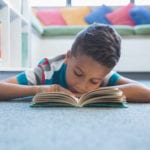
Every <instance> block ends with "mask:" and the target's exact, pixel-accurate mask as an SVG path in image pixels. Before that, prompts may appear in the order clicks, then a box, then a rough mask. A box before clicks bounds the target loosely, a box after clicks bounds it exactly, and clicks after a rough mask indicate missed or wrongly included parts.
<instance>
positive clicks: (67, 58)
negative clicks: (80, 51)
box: [64, 50, 71, 64]
mask: <svg viewBox="0 0 150 150" xmlns="http://www.w3.org/2000/svg"><path fill="white" fill-rule="evenodd" d="M70 58H71V51H70V50H68V51H67V53H66V57H65V61H64V63H65V64H67V63H68V61H69V60H70Z"/></svg>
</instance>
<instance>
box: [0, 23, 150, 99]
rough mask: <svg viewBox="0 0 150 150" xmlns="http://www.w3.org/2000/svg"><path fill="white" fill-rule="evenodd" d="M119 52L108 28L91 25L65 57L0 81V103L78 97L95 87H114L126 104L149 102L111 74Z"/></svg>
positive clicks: (149, 91)
mask: <svg viewBox="0 0 150 150" xmlns="http://www.w3.org/2000/svg"><path fill="white" fill-rule="evenodd" d="M58 44H59V43H58ZM120 49H121V38H120V36H119V35H118V34H117V32H116V31H115V30H114V29H113V28H112V27H111V26H109V25H102V24H96V23H95V24H92V25H90V26H88V27H87V28H85V29H84V30H82V31H81V32H79V33H78V34H77V36H76V39H75V40H74V42H73V44H72V47H71V49H70V50H68V52H67V53H66V54H63V55H59V56H57V57H55V58H53V59H48V58H44V59H42V60H41V61H40V62H39V64H38V66H37V67H35V68H34V69H33V70H32V71H31V70H30V71H25V72H22V73H20V74H18V75H17V76H15V77H12V78H9V79H6V80H5V81H2V82H1V84H0V89H1V90H0V99H1V100H4V99H5V100H8V99H12V98H18V97H25V96H33V95H35V94H36V93H38V92H43V91H48V92H53V91H57V92H58V91H61V92H65V93H69V94H72V95H75V96H77V97H80V96H81V95H82V94H84V93H86V92H88V91H91V90H94V89H97V88H99V87H104V86H116V87H118V88H119V89H121V90H122V91H123V92H124V94H125V96H126V98H127V101H128V102H150V88H148V87H146V86H144V85H142V84H140V83H137V82H136V81H133V80H130V79H127V78H125V77H123V76H121V75H120V74H118V73H117V72H115V71H113V68H114V67H115V66H116V64H117V63H118V61H119V58H120Z"/></svg>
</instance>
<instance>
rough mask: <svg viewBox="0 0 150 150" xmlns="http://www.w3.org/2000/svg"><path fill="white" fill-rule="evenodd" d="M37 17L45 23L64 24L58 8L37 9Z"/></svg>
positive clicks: (46, 24)
mask: <svg viewBox="0 0 150 150" xmlns="http://www.w3.org/2000/svg"><path fill="white" fill-rule="evenodd" d="M36 16H37V18H38V19H39V20H40V22H41V23H42V24H43V25H45V26H48V25H66V23H65V20H64V19H63V17H62V16H61V12H60V10H59V9H47V10H38V11H37V12H36Z"/></svg>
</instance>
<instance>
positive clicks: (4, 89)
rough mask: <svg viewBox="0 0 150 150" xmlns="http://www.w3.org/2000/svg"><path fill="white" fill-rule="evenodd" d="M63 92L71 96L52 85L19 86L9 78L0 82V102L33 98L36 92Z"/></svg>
mask: <svg viewBox="0 0 150 150" xmlns="http://www.w3.org/2000/svg"><path fill="white" fill-rule="evenodd" d="M56 91H57V92H60V91H61V92H64V93H68V94H71V95H73V94H72V93H71V92H70V91H68V90H67V89H65V88H63V87H61V86H59V85H56V84H53V85H19V84H18V82H17V80H16V78H15V77H13V78H10V79H7V80H5V81H3V82H0V100H10V99H13V98H19V97H26V96H34V95H35V94H36V93H38V92H56Z"/></svg>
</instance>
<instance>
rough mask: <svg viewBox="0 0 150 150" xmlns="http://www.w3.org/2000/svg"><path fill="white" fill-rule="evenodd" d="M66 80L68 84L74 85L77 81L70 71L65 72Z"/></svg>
mask: <svg viewBox="0 0 150 150" xmlns="http://www.w3.org/2000/svg"><path fill="white" fill-rule="evenodd" d="M66 82H67V84H68V86H71V85H74V84H75V83H76V82H77V81H76V78H75V76H74V74H73V72H72V71H69V70H68V71H67V72H66Z"/></svg>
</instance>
